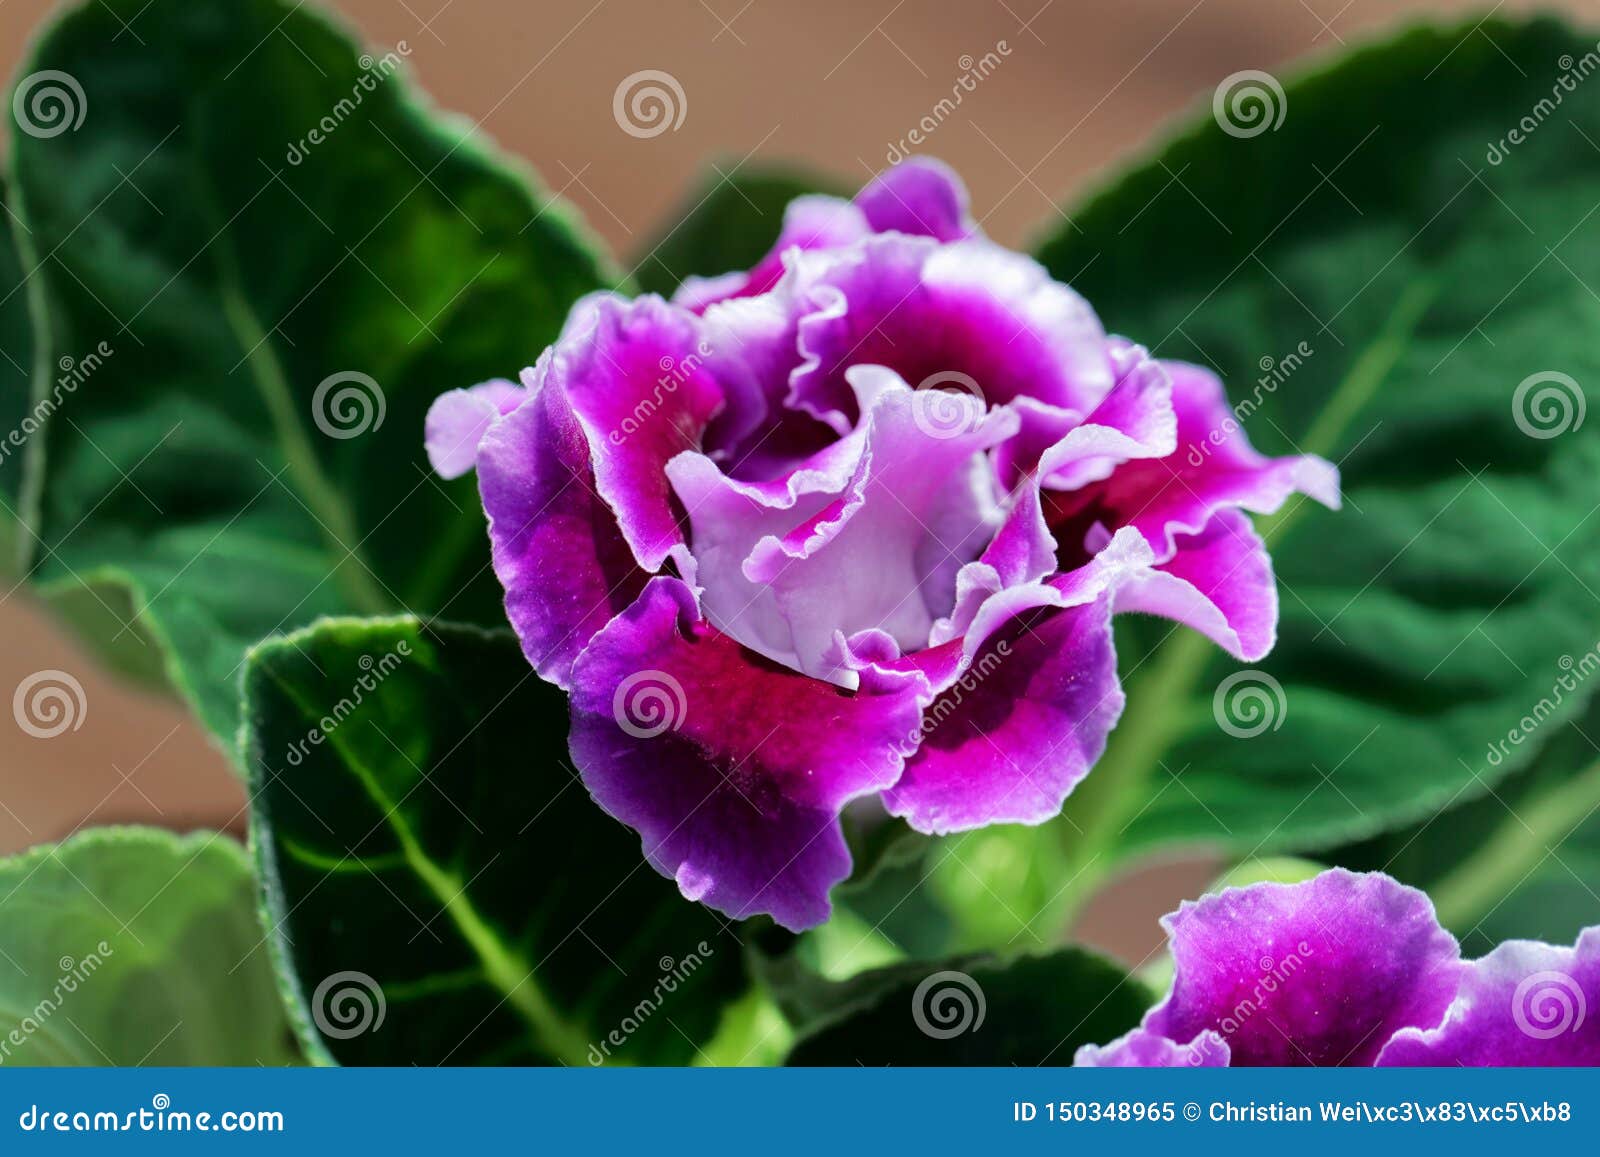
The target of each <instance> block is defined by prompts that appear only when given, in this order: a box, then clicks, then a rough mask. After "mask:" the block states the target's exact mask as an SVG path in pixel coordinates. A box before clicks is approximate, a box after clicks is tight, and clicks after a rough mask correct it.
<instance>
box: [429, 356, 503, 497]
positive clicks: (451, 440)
mask: <svg viewBox="0 0 1600 1157" xmlns="http://www.w3.org/2000/svg"><path fill="white" fill-rule="evenodd" d="M527 396H528V392H527V391H526V390H524V389H523V388H522V387H521V386H520V385H518V384H517V383H516V382H508V381H505V380H504V379H502V378H496V379H494V380H493V381H488V382H483V383H481V384H479V385H476V386H472V387H470V388H469V389H465V390H451V391H449V392H448V393H444V394H440V395H439V396H438V397H437V398H435V399H434V400H433V405H431V406H429V407H428V417H427V419H426V420H425V421H424V423H423V427H422V428H423V447H424V449H426V450H427V452H428V464H429V465H430V466H432V467H433V471H434V473H435V474H437V475H439V477H441V478H459V477H461V475H463V474H465V473H467V472H468V471H469V470H471V469H472V468H473V467H474V466H476V465H477V463H478V443H480V442H482V441H483V436H484V435H485V434H487V433H488V432H489V427H490V426H492V425H494V423H495V421H496V420H497V419H499V418H501V417H502V416H504V415H506V414H509V413H510V412H511V411H512V410H514V409H516V408H517V407H518V406H520V405H521V404H522V402H523V399H525V398H526V397H527Z"/></svg>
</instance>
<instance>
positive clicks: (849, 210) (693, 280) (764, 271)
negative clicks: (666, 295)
mask: <svg viewBox="0 0 1600 1157" xmlns="http://www.w3.org/2000/svg"><path fill="white" fill-rule="evenodd" d="M872 232H874V230H873V228H872V226H871V225H869V224H868V223H867V218H866V216H865V214H863V212H862V211H861V209H860V208H858V207H857V206H856V205H855V204H853V203H852V202H850V201H842V200H840V199H839V198H838V197H827V196H823V195H820V194H817V195H813V196H808V197H796V198H795V199H794V200H793V201H790V202H789V205H788V207H787V208H785V209H784V211H783V228H782V230H781V231H780V232H779V234H778V240H777V242H776V243H775V244H774V245H773V247H772V249H771V251H770V252H769V253H768V254H767V255H766V256H765V257H763V258H762V259H761V260H760V261H758V262H757V263H756V264H755V266H754V267H753V268H751V270H750V271H749V272H748V273H725V274H722V275H721V276H719V277H693V276H691V277H685V278H684V279H683V284H682V285H680V286H679V287H678V290H677V292H676V293H674V294H673V295H672V300H673V303H674V304H676V305H681V306H683V307H684V308H686V309H691V310H694V311H695V312H696V313H699V312H700V311H702V310H704V309H706V308H707V307H708V306H711V305H714V304H716V303H717V302H721V301H730V300H733V299H736V298H741V297H754V296H757V295H758V294H762V293H766V292H768V291H769V290H771V289H772V287H773V286H775V285H777V284H778V281H779V280H780V279H781V278H782V277H783V255H784V254H785V253H786V252H788V251H789V250H790V249H801V250H806V249H835V248H839V247H842V246H845V245H849V244H851V243H853V242H856V241H859V240H860V239H861V238H863V237H865V236H867V235H868V234H869V233H872Z"/></svg>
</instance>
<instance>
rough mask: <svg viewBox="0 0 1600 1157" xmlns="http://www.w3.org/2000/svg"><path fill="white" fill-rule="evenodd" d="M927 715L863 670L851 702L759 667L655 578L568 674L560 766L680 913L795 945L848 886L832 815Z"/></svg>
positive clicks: (865, 788)
mask: <svg viewBox="0 0 1600 1157" xmlns="http://www.w3.org/2000/svg"><path fill="white" fill-rule="evenodd" d="M925 701H926V693H925V686H924V684H923V683H922V681H921V680H920V679H918V678H916V677H915V676H912V675H908V674H905V673H894V672H887V671H884V670H882V669H881V668H879V667H878V666H876V665H875V664H871V663H864V664H863V665H862V669H861V671H860V689H859V690H858V691H857V692H855V693H853V694H852V693H848V692H845V691H841V690H839V689H838V688H836V687H833V686H831V685H829V684H827V683H823V682H820V681H818V680H816V679H811V678H808V677H806V676H804V675H799V674H796V673H795V672H793V671H789V670H785V669H782V668H779V667H775V666H773V665H771V664H768V663H766V662H764V661H762V660H761V659H760V658H759V657H757V656H755V655H753V654H752V653H751V652H749V651H747V650H745V649H743V648H741V647H740V646H739V645H738V644H737V643H735V642H734V641H733V640H732V639H730V638H728V637H727V636H726V635H723V634H721V633H720V632H718V631H717V630H715V629H713V628H712V627H710V626H709V625H708V624H707V623H705V622H704V621H703V620H702V619H701V617H700V615H699V612H698V610H697V609H696V606H695V602H694V595H693V592H692V591H691V590H690V589H689V587H688V586H687V585H685V584H684V583H682V582H680V581H678V580H677V579H672V578H656V579H653V580H651V582H650V584H649V586H647V587H646V589H645V591H644V593H643V594H642V595H641V596H640V598H639V600H638V602H637V603H636V604H635V605H634V606H632V607H630V608H629V609H628V610H627V611H625V612H624V613H622V614H621V615H619V616H618V617H617V618H616V619H614V620H613V621H612V623H611V624H610V625H609V626H607V627H606V629H605V630H603V631H601V632H600V634H598V635H597V636H595V638H594V640H593V641H592V642H591V643H590V645H589V647H588V648H587V649H586V650H585V651H584V653H583V655H582V656H581V657H580V658H579V660H578V662H577V664H576V666H575V668H574V671H573V691H572V735H571V747H572V755H573V759H574V760H575V762H576V763H577V766H578V770H579V772H580V774H581V775H582V777H583V782H584V784H585V786H586V787H588V789H589V791H590V793H591V794H592V795H593V796H594V798H595V800H596V802H598V803H599V804H600V806H601V807H603V808H604V809H605V810H606V811H607V812H609V813H610V814H611V815H613V816H615V817H616V818H617V819H619V820H621V821H622V822H623V823H625V824H627V825H628V826H629V827H631V828H633V829H634V830H636V831H637V832H639V834H640V836H641V837H642V838H643V845H644V853H645V857H646V858H647V859H648V860H649V861H650V863H651V865H652V866H653V867H654V868H655V869H656V870H657V871H659V872H660V873H661V874H662V875H664V876H667V877H669V878H671V879H674V880H676V881H677V883H678V886H679V888H680V890H681V891H682V892H683V894H684V895H685V896H686V897H688V898H689V899H691V900H699V901H702V902H704V903H706V904H709V905H711V906H712V907H714V908H716V909H718V910H719V911H722V912H725V913H727V914H728V915H729V916H731V917H733V918H735V919H744V918H746V917H749V916H753V915H756V914H757V913H767V914H769V915H771V916H772V918H773V919H774V920H776V921H777V922H778V923H780V924H782V925H783V926H784V927H786V928H790V929H793V930H796V931H799V930H801V929H804V928H807V927H811V926H812V925H815V924H819V923H821V922H822V921H824V920H826V919H827V918H828V914H829V903H828V891H829V889H830V888H831V887H832V886H833V885H834V884H836V883H838V882H839V881H840V880H842V879H844V877H845V876H846V875H848V874H849V870H850V855H849V852H848V850H847V849H846V847H845V842H844V837H843V834H842V832H841V830H840V825H839V810H840V808H842V807H843V806H844V805H845V804H846V803H847V802H849V801H850V800H852V799H855V798H856V797H858V796H862V795H866V794H870V793H872V792H875V791H879V790H881V789H883V788H884V787H887V786H888V785H889V784H891V783H893V782H894V780H895V779H896V778H897V777H898V775H899V773H900V768H901V762H902V758H903V755H904V751H905V750H906V748H907V747H908V746H909V740H908V738H907V737H908V736H909V735H910V734H911V733H912V732H913V730H914V729H915V727H916V722H917V718H918V715H919V713H920V709H921V704H922V703H923V702H925Z"/></svg>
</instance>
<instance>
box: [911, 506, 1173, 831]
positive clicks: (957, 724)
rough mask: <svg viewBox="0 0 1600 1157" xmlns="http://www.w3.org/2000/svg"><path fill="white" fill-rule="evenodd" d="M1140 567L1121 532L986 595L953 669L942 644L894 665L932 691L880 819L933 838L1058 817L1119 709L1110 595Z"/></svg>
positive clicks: (1143, 558)
mask: <svg viewBox="0 0 1600 1157" xmlns="http://www.w3.org/2000/svg"><path fill="white" fill-rule="evenodd" d="M1148 561H1149V550H1148V547H1146V545H1145V544H1144V542H1143V540H1142V539H1140V537H1139V536H1138V535H1137V534H1134V533H1133V532H1132V531H1125V532H1124V534H1123V537H1122V538H1121V539H1119V540H1117V541H1116V542H1114V543H1113V544H1112V545H1111V546H1109V547H1108V548H1107V549H1106V551H1105V552H1103V554H1102V555H1101V556H1100V557H1098V558H1097V559H1096V560H1095V561H1094V562H1092V563H1090V564H1089V565H1087V566H1085V567H1082V568H1080V569H1079V570H1078V571H1077V572H1074V573H1073V574H1070V575H1063V576H1060V577H1059V578H1056V579H1053V580H1051V582H1050V583H1049V584H1045V585H1039V584H1035V585H1033V586H1025V587H1016V588H1011V589H1009V590H1006V591H1003V592H1002V593H1000V594H999V595H996V596H995V597H994V598H992V599H990V600H989V602H987V603H986V604H984V606H983V608H982V609H981V610H980V611H979V613H978V615H977V616H976V619H975V621H974V624H973V626H972V629H971V631H970V633H969V634H968V635H967V637H966V638H965V639H964V640H963V641H962V643H961V646H960V659H959V662H958V663H957V664H956V665H955V666H953V667H952V666H951V665H950V659H951V656H950V653H949V650H947V649H938V650H935V651H932V652H925V653H923V654H922V655H919V656H913V657H910V658H908V659H907V660H905V661H902V663H900V664H897V666H903V667H907V668H913V669H916V670H920V671H922V672H923V673H924V674H925V675H926V676H927V677H928V679H929V681H930V683H931V684H932V685H933V689H934V690H935V691H936V692H938V694H937V697H936V698H935V699H934V701H933V703H932V704H931V705H930V706H929V707H928V709H927V711H925V712H924V713H923V718H922V723H921V731H922V744H921V746H920V747H918V749H917V751H916V753H915V754H914V755H912V756H911V758H910V759H908V760H907V761H906V770H905V774H904V775H903V776H902V777H901V779H900V782H899V783H897V784H896V785H895V786H894V787H893V788H891V789H890V790H889V791H887V792H885V793H884V797H883V798H884V805H885V806H886V807H887V808H888V810H889V813H890V814H891V815H897V816H903V817H904V818H905V820H906V822H907V823H909V824H910V825H911V826H912V827H913V828H915V829H916V830H917V831H919V832H927V833H930V834H933V835H943V834H945V833H947V832H958V831H968V830H970V829H972V828H978V827H983V826H984V825H986V824H992V823H1025V824H1038V823H1043V822H1044V821H1046V820H1048V819H1051V818H1052V817H1054V816H1055V815H1056V814H1057V813H1058V812H1060V811H1061V805H1062V803H1063V801H1065V799H1066V798H1067V796H1068V794H1070V793H1071V791H1072V789H1073V788H1074V787H1076V786H1077V785H1078V783H1079V782H1080V781H1081V780H1082V779H1083V777H1084V776H1085V775H1087V774H1088V773H1089V769H1090V768H1091V767H1093V766H1094V763H1095V761H1096V760H1098V759H1099V758H1100V755H1101V753H1102V752H1104V751H1105V746H1106V737H1107V736H1108V735H1109V734H1110V733H1111V729H1112V728H1113V727H1114V726H1116V722H1117V719H1118V717H1119V716H1120V715H1121V714H1122V706H1123V701H1124V700H1123V694H1122V688H1121V685H1120V684H1119V683H1118V681H1117V655H1116V650H1115V648H1114V647H1113V645H1112V639H1111V596H1110V594H1109V592H1110V591H1112V590H1113V589H1114V588H1115V587H1116V585H1117V584H1118V583H1120V582H1121V581H1124V580H1125V579H1126V577H1127V576H1128V575H1129V574H1130V573H1134V572H1136V571H1137V570H1138V569H1139V568H1141V567H1143V566H1145V565H1147V564H1148ZM947 647H948V648H954V647H955V644H948V645H947Z"/></svg>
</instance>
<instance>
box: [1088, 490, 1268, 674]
mask: <svg viewBox="0 0 1600 1157" xmlns="http://www.w3.org/2000/svg"><path fill="white" fill-rule="evenodd" d="M1173 542H1174V546H1175V548H1176V549H1175V551H1174V553H1173V555H1172V557H1171V558H1170V559H1168V560H1167V561H1166V562H1164V563H1161V564H1160V565H1159V566H1156V567H1154V568H1152V569H1150V570H1148V571H1145V572H1144V573H1143V574H1140V575H1137V576H1135V577H1134V578H1132V579H1130V580H1129V581H1128V582H1127V583H1125V584H1123V586H1122V587H1121V588H1119V590H1118V591H1117V598H1116V605H1115V610H1116V611H1117V612H1118V613H1119V614H1120V613H1122V612H1124V611H1143V612H1145V613H1146V614H1151V615H1160V616H1161V617H1163V618H1167V619H1172V620H1174V621H1176V622H1179V623H1183V624H1184V625H1185V626H1188V627H1192V628H1193V629H1194V630H1196V631H1199V632H1200V633H1201V634H1203V635H1205V636H1206V637H1207V638H1209V639H1210V640H1211V641H1212V642H1214V643H1216V644H1217V646H1219V647H1221V648H1222V649H1223V650H1224V651H1227V652H1228V654H1230V655H1232V656H1233V657H1234V658H1236V659H1243V660H1244V661H1245V662H1247V663H1253V662H1255V661H1256V660H1257V659H1260V658H1262V657H1263V656H1264V655H1266V654H1267V653H1268V652H1269V651H1271V650H1272V645H1273V643H1274V642H1275V641H1276V640H1277V636H1278V584H1277V582H1276V581H1274V579H1273V575H1272V558H1271V556H1270V555H1268V554H1267V547H1266V544H1265V543H1263V542H1262V541H1261V536H1260V535H1258V534H1257V533H1256V532H1255V528H1254V527H1253V526H1252V525H1251V523H1250V519H1249V517H1248V516H1247V515H1244V514H1241V513H1240V512H1239V511H1237V510H1219V511H1218V512H1217V513H1216V514H1214V515H1213V516H1212V518H1211V521H1210V522H1209V523H1207V524H1206V528H1205V529H1204V530H1202V531H1201V532H1200V533H1199V534H1181V535H1177V536H1176V537H1175V538H1174V539H1173Z"/></svg>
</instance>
